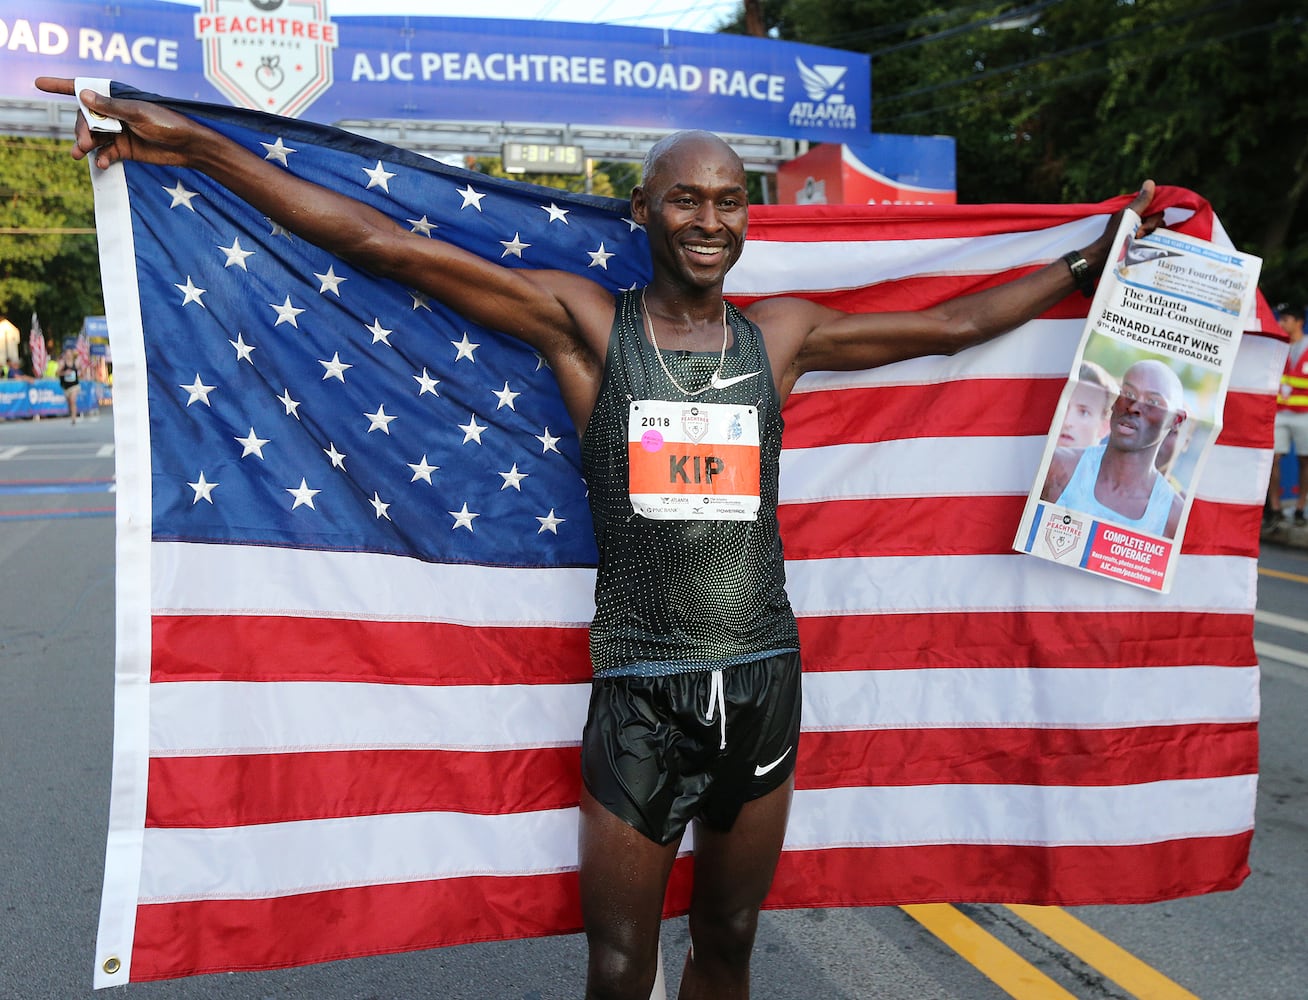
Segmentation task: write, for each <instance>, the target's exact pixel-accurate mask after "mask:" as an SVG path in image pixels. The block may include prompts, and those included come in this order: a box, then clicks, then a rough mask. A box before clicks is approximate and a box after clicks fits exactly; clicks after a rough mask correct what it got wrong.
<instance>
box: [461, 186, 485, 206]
mask: <svg viewBox="0 0 1308 1000" xmlns="http://www.w3.org/2000/svg"><path fill="white" fill-rule="evenodd" d="M459 196H460V197H461V198H462V199H463V204H462V205H460V206H459V211H460V212H462V211H463V210H464V209H465V208H467V207H468V206H469V205H471V206H472V207H473V208H475V209H476V210H477V211H478V212H480V211H481V200H482V199H483V198H485V197H486V195H485V194H483V193H482V192H480V191H474V190H473V189H472V185H471V184H469V185H468V186H467V187H466V188H464V189H463V190H462V191H460V192H459Z"/></svg>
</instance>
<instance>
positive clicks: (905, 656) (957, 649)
mask: <svg viewBox="0 0 1308 1000" xmlns="http://www.w3.org/2000/svg"><path fill="white" fill-rule="evenodd" d="M1013 558H1015V559H1025V558H1027V557H1026V556H1019V555H1015V556H1014V557H1013ZM833 621H838V622H839V626H840V627H839V628H832V627H831V624H832V622H833ZM799 636H800V645H801V647H802V648H803V650H804V669H805V670H806V671H819V670H845V669H848V667H849V665H850V664H853V663H857V664H859V665H860V667H862V668H864V669H869V670H877V669H882V670H899V669H904V668H907V667H1045V668H1058V667H1103V668H1106V669H1112V668H1114V667H1123V666H1126V667H1139V666H1146V667H1150V666H1157V667H1165V666H1175V665H1179V664H1194V663H1203V664H1208V665H1210V666H1219V667H1228V666H1229V667H1248V666H1253V665H1255V664H1256V663H1257V662H1258V659H1257V656H1256V655H1255V653H1254V649H1253V617H1252V615H1242V614H1211V613H1205V612H1184V611H1173V610H1166V611H1153V612H1150V611H1115V612H1113V613H1112V614H1103V613H1097V612H1088V611H1027V612H1021V611H1001V612H989V613H977V612H970V611H957V612H943V611H942V612H936V613H932V614H911V613H896V614H881V615H848V616H845V617H843V618H840V619H834V620H833V619H826V618H801V619H800V620H799ZM870 649H871V650H876V653H875V656H874V657H872V660H873V662H868V660H869V657H868V650H870Z"/></svg>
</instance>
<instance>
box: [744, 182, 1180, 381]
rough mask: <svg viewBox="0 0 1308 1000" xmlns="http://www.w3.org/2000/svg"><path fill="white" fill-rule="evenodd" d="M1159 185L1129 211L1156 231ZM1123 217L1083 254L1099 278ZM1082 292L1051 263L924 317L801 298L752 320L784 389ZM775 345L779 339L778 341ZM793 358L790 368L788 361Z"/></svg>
mask: <svg viewBox="0 0 1308 1000" xmlns="http://www.w3.org/2000/svg"><path fill="white" fill-rule="evenodd" d="M1153 193H1154V182H1153V181H1145V182H1144V185H1143V186H1142V187H1141V189H1140V192H1139V194H1138V195H1137V196H1136V198H1135V200H1134V201H1132V202H1131V204H1130V205H1129V206H1128V208H1129V209H1130V210H1131V211H1134V212H1135V213H1136V214H1137V215H1140V216H1141V217H1142V218H1146V219H1147V221H1146V223H1145V224H1144V225H1143V226H1142V227H1141V228H1142V229H1145V230H1152V229H1153V228H1154V227H1156V226H1157V225H1158V222H1159V221H1161V217H1160V216H1147V212H1148V208H1149V203H1150V202H1151V201H1152V199H1153ZM1121 217H1122V213H1121V212H1118V213H1117V214H1115V215H1114V216H1113V217H1112V218H1111V219H1110V220H1109V222H1108V224H1107V225H1106V226H1105V228H1104V231H1103V233H1102V235H1100V237H1099V238H1098V239H1097V240H1095V241H1094V242H1093V243H1091V244H1090V245H1089V246H1087V247H1085V248H1084V249H1083V250H1081V251H1080V253H1081V255H1082V256H1083V257H1084V258H1085V260H1086V262H1087V264H1088V265H1089V268H1090V273H1091V274H1093V275H1098V274H1100V273H1101V272H1102V271H1103V268H1104V266H1105V264H1106V263H1107V259H1108V252H1109V250H1110V249H1111V247H1112V242H1113V237H1114V235H1115V234H1116V232H1117V227H1118V225H1119V223H1120V221H1121ZM1076 288H1077V282H1076V280H1075V278H1074V277H1073V275H1072V271H1071V268H1070V267H1069V266H1068V264H1067V262H1066V261H1064V260H1062V259H1061V258H1060V259H1059V260H1056V261H1053V262H1052V263H1050V264H1047V265H1046V266H1044V267H1042V268H1040V269H1039V270H1036V271H1033V272H1031V273H1030V274H1027V275H1024V276H1022V277H1021V278H1017V279H1015V280H1013V281H1009V282H1005V283H1004V284H1002V285H997V286H995V287H994V288H988V289H986V290H985V291H982V292H976V293H974V294H972V295H964V296H961V297H959V298H956V299H951V300H949V301H948V302H942V303H941V304H940V305H937V306H933V307H931V308H929V309H924V310H922V311H920V312H886V313H843V312H840V311H838V310H835V309H830V308H827V307H825V306H821V305H817V304H815V303H809V302H803V301H801V300H797V299H772V300H763V301H761V302H758V303H756V304H755V305H754V306H752V307H751V308H750V310H749V314H750V318H751V319H754V320H755V321H756V322H757V323H759V325H760V326H761V327H762V328H763V329H764V330H766V331H768V332H769V340H768V350H769V352H771V353H772V354H773V356H774V364H776V367H777V368H779V369H783V375H782V382H783V383H784V384H785V389H787V390H788V389H789V388H790V386H793V385H794V382H795V380H797V379H798V378H799V376H800V375H802V374H804V373H805V372H809V371H855V370H861V369H866V368H876V367H879V366H881V365H886V364H890V363H892V362H895V361H903V360H906V359H908V358H915V357H921V356H924V355H932V354H955V353H957V352H958V351H961V350H963V349H964V348H967V347H972V346H974V345H976V344H981V343H984V342H985V341H987V340H991V339H993V338H994V337H997V336H999V335H1000V334H1002V333H1005V332H1007V331H1009V330H1011V329H1013V328H1014V327H1017V326H1020V325H1021V324H1022V323H1025V322H1027V321H1029V320H1031V319H1034V318H1035V317H1036V316H1039V315H1040V314H1041V313H1043V312H1044V311H1045V310H1047V309H1049V308H1050V307H1052V306H1053V305H1055V304H1056V303H1058V302H1060V301H1061V300H1062V299H1063V298H1065V297H1066V296H1067V295H1069V294H1071V293H1072V292H1073V291H1075V290H1076ZM774 338H775V340H774ZM786 359H789V366H788V368H783V362H784V361H785V360H786Z"/></svg>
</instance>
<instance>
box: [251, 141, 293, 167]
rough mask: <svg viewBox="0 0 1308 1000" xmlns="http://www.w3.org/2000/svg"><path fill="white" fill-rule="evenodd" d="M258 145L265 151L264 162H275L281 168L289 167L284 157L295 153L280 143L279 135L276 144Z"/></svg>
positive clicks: (264, 143)
mask: <svg viewBox="0 0 1308 1000" xmlns="http://www.w3.org/2000/svg"><path fill="white" fill-rule="evenodd" d="M259 145H260V146H262V147H263V148H264V149H265V150H267V152H266V153H265V154H264V157H263V158H264V159H265V160H276V161H277V162H278V163H280V164H281V165H282V166H283V167H289V166H290V164H289V163H287V162H286V157H287V156H288V155H290V154H291V153H294V152H296V150H294V149H292V148H291V147H290V146H288V145H286V143H284V142H282V137H281V136H280V135H279V136H278V137H277V141H276V142H261V143H259Z"/></svg>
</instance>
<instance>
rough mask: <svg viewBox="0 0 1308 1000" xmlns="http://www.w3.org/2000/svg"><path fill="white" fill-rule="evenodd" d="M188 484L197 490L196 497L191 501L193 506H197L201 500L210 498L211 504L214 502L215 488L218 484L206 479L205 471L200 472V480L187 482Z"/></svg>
mask: <svg viewBox="0 0 1308 1000" xmlns="http://www.w3.org/2000/svg"><path fill="white" fill-rule="evenodd" d="M186 485H187V486H189V487H190V488H191V489H193V490H195V499H194V500H192V501H191V506H195V505H196V504H197V503H199V502H200V501H201V500H208V501H209V503H210V504H212V503H213V490H214V487H215V486H217V485H218V484H217V483H211V482H209V481H208V480H207V479H205V478H204V473H203V472H201V473H200V479H199V482H194V483H187V484H186Z"/></svg>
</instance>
